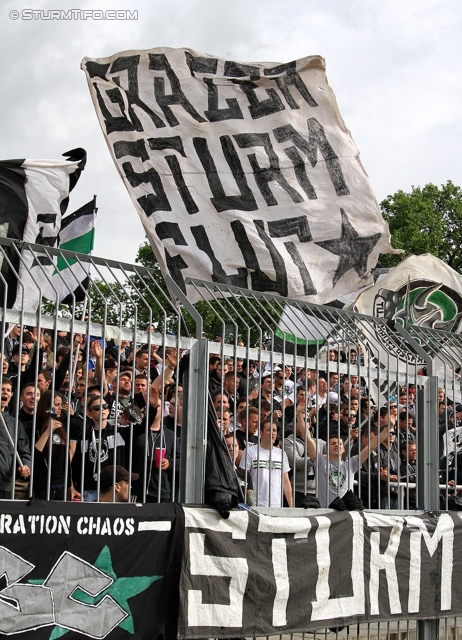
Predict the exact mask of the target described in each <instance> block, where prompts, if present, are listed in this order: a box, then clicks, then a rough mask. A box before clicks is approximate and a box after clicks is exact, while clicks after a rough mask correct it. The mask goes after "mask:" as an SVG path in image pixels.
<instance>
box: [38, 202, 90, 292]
mask: <svg viewBox="0 0 462 640" xmlns="http://www.w3.org/2000/svg"><path fill="white" fill-rule="evenodd" d="M96 212H97V208H96V196H95V197H94V198H93V200H91V201H90V202H87V204H84V205H83V207H81V208H80V209H78V210H77V211H75V212H74V213H71V214H70V215H68V216H66V217H65V218H63V219H62V223H61V229H60V232H59V243H58V248H59V249H63V250H66V251H75V252H78V253H83V254H86V255H89V254H90V253H91V252H92V250H93V246H94V239H95V220H96ZM89 271H90V264H89V263H88V262H82V261H80V260H79V259H78V258H65V257H63V256H59V257H58V259H57V261H56V266H55V271H54V273H53V276H52V277H51V282H50V286H49V288H48V291H47V292H46V293H44V295H45V297H47V298H49V299H50V300H53V301H56V297H57V296H58V299H59V302H61V303H63V304H72V300H73V296H75V299H76V300H83V299H84V297H85V291H86V290H87V289H88V284H89Z"/></svg>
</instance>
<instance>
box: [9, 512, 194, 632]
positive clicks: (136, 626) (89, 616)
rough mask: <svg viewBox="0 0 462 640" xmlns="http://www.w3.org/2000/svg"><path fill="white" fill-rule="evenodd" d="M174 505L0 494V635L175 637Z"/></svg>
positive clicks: (180, 526)
mask: <svg viewBox="0 0 462 640" xmlns="http://www.w3.org/2000/svg"><path fill="white" fill-rule="evenodd" d="M183 538H184V516H183V510H182V509H181V507H180V506H179V505H167V504H159V505H143V506H142V507H141V506H137V505H132V504H123V505H117V504H76V503H58V502H48V503H47V502H38V501H37V502H33V503H32V504H30V505H26V504H25V503H15V502H10V501H4V502H2V503H1V507H0V564H1V567H0V575H1V576H2V581H1V584H0V637H6V636H7V635H11V634H15V636H18V637H19V638H28V639H31V638H33V639H34V640H35V639H37V640H41V639H42V638H43V639H44V640H45V638H46V639H47V640H48V639H49V640H56V639H57V638H60V637H64V638H66V639H69V640H72V639H78V638H89V637H90V638H106V637H110V639H111V640H117V639H122V638H130V637H133V638H150V639H153V640H155V639H156V638H158V637H159V636H163V637H164V638H175V637H176V632H177V621H178V592H179V577H180V568H181V557H182V551H183Z"/></svg>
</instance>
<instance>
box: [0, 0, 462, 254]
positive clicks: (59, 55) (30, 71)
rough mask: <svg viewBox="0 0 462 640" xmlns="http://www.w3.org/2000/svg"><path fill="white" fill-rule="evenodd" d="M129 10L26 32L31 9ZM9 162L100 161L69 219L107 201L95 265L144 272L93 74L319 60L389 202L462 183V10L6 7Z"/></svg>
mask: <svg viewBox="0 0 462 640" xmlns="http://www.w3.org/2000/svg"><path fill="white" fill-rule="evenodd" d="M70 6H72V7H73V8H76V9H77V8H81V9H83V8H86V9H92V10H96V9H100V10H106V9H130V10H132V11H133V10H135V9H136V10H137V11H138V19H137V20H124V21H122V20H120V21H100V20H91V19H87V20H73V21H58V20H54V21H49V20H43V19H39V20H35V19H33V20H25V19H23V18H22V17H21V15H20V17H19V18H18V19H16V20H14V19H12V18H10V12H11V11H17V12H19V13H20V14H21V11H22V9H41V10H44V11H47V10H49V9H68V8H69V7H70ZM0 25H1V33H0V53H1V57H0V69H1V74H0V77H1V89H0V90H1V96H2V100H1V104H2V108H1V118H0V141H1V143H0V149H1V158H2V159H8V158H59V157H60V156H61V154H62V153H63V152H65V151H67V150H69V149H73V148H75V147H83V148H84V149H86V150H87V153H88V162H87V167H86V169H85V171H84V172H83V174H82V177H81V179H80V181H79V183H78V185H77V187H76V189H75V190H74V192H73V193H72V195H71V203H70V208H69V209H68V212H70V211H73V210H75V209H76V208H78V207H79V206H81V205H82V204H84V203H85V202H87V201H88V200H90V199H91V198H92V196H93V194H94V193H96V194H97V195H98V207H99V212H98V220H97V228H96V247H95V252H94V253H95V255H98V256H101V257H106V258H113V259H119V260H122V261H124V262H132V261H134V258H135V256H136V252H137V249H138V246H139V245H140V244H141V243H142V242H143V240H144V232H143V228H142V225H141V222H140V221H139V218H138V215H137V213H136V211H135V208H134V206H133V205H132V203H131V200H130V198H129V196H128V193H127V191H126V189H125V187H124V185H123V183H122V180H121V178H120V177H119V175H118V173H117V170H116V168H115V165H114V164H113V161H112V159H111V157H110V155H109V151H108V148H107V146H106V143H105V141H104V138H103V134H102V132H101V129H100V126H99V124H98V121H97V117H96V114H95V111H94V108H93V105H92V102H91V99H90V93H89V91H88V88H87V83H86V79H85V75H84V72H83V71H81V70H80V62H81V60H82V58H84V57H85V56H88V57H92V58H100V57H105V56H109V55H112V54H115V53H117V52H119V51H124V50H127V49H151V48H154V47H160V46H168V47H190V48H193V49H198V50H200V51H204V52H207V53H209V54H213V55H216V56H222V57H226V58H228V59H232V60H238V61H242V62H258V61H265V62H288V61H290V60H294V59H296V58H301V57H304V56H308V55H314V54H319V55H322V56H323V57H324V58H325V59H326V64H327V77H328V80H329V83H330V85H331V86H332V88H333V90H334V93H335V94H336V96H337V101H338V105H339V108H340V112H341V114H342V116H343V118H344V120H345V123H346V125H347V127H348V128H349V129H350V131H351V133H352V136H353V139H354V140H355V142H356V144H357V146H358V148H359V150H360V153H361V160H362V163H363V165H364V167H365V169H366V171H367V172H368V174H369V176H370V179H371V181H372V185H373V187H374V189H375V192H376V195H377V198H378V199H379V201H380V200H382V199H383V198H385V197H386V196H387V195H388V194H391V193H394V192H395V191H397V190H398V189H403V190H404V191H408V190H410V189H411V186H412V185H414V186H422V185H424V184H426V183H428V182H433V183H435V184H438V185H439V184H442V183H445V182H446V181H447V180H448V179H450V180H452V181H454V182H455V183H456V184H459V185H460V184H462V163H461V161H460V149H461V147H462V135H461V133H462V126H461V104H462V100H461V98H462V82H461V74H462V71H461V53H462V36H461V34H462V29H461V26H462V2H460V0H404V1H403V0H400V1H399V2H398V1H395V0H380V1H379V0H371V1H368V0H319V1H318V0H317V1H315V0H232V2H230V1H229V0H226V1H223V0H198V1H195V0H167V1H165V0H162V1H161V0H149V1H148V0H146V1H141V0H130V2H127V1H124V0H111V2H107V0H106V1H104V0H92V1H91V2H84V1H82V0H72V3H70V2H63V0H25V2H24V4H23V5H21V3H20V2H18V1H17V0H14V1H9V0H2V1H1V3H0Z"/></svg>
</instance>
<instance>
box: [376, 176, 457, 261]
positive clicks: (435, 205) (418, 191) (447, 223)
mask: <svg viewBox="0 0 462 640" xmlns="http://www.w3.org/2000/svg"><path fill="white" fill-rule="evenodd" d="M380 206H381V207H382V215H383V217H384V218H385V220H386V221H387V222H388V224H389V227H390V233H391V240H392V245H393V247H395V249H403V250H404V253H403V254H400V255H382V256H381V257H380V264H381V265H382V266H385V267H394V266H395V265H397V264H398V263H399V262H401V260H403V258H405V257H406V256H408V255H410V254H414V255H421V254H422V253H431V254H433V255H435V256H437V257H438V258H440V259H441V260H443V261H444V262H446V264H448V265H449V266H450V267H452V268H453V269H455V271H458V272H459V273H462V254H461V251H460V247H461V246H462V190H461V188H460V187H458V186H456V185H455V184H453V183H452V182H451V181H450V180H448V182H447V183H446V184H443V185H441V187H440V188H439V187H437V186H436V185H434V184H427V185H425V186H424V187H423V188H420V187H413V188H412V191H411V193H405V192H404V191H397V192H396V193H395V194H393V195H391V196H388V197H387V198H386V199H385V200H383V202H382V203H381V205H380Z"/></svg>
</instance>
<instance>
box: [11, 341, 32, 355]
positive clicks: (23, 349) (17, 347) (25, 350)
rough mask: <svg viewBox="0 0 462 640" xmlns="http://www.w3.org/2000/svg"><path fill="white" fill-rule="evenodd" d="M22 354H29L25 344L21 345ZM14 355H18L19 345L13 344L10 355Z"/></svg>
mask: <svg viewBox="0 0 462 640" xmlns="http://www.w3.org/2000/svg"><path fill="white" fill-rule="evenodd" d="M22 352H23V353H29V347H28V346H27V345H25V344H23V345H22ZM15 353H19V344H15V345H14V347H13V351H12V352H11V355H12V356H14V354H15Z"/></svg>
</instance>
